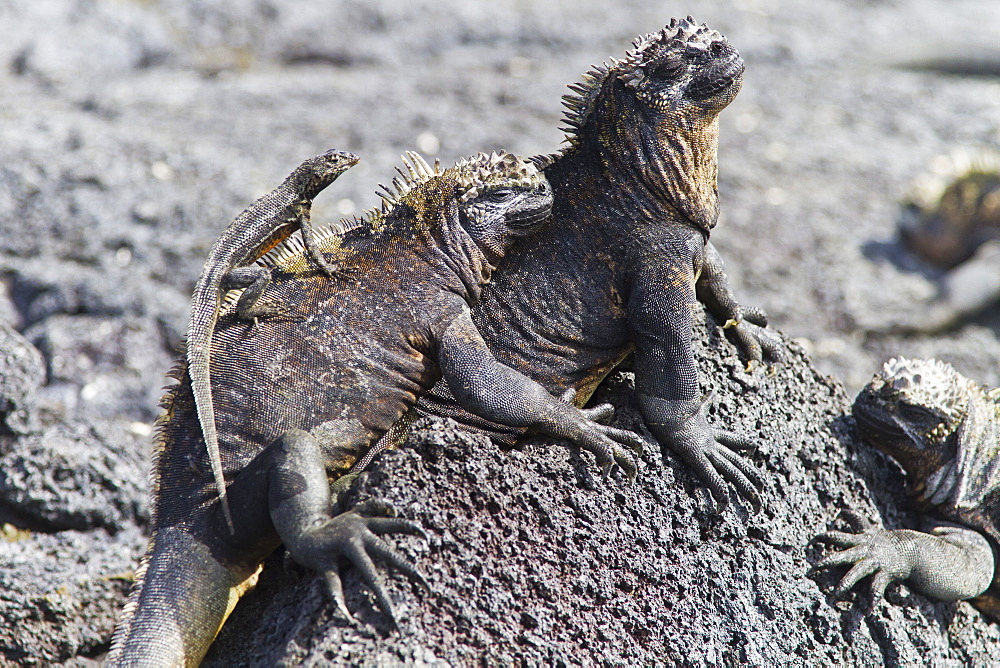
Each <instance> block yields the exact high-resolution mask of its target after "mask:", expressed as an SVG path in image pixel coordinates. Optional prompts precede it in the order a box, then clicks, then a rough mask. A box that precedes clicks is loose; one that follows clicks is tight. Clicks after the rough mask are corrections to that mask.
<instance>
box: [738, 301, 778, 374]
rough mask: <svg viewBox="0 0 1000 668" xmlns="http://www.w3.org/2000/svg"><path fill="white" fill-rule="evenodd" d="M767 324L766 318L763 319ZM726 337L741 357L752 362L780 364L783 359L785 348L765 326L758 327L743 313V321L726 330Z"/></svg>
mask: <svg viewBox="0 0 1000 668" xmlns="http://www.w3.org/2000/svg"><path fill="white" fill-rule="evenodd" d="M763 322H765V323H766V322H767V318H766V317H765V318H763ZM726 335H727V336H728V337H729V338H730V339H731V340H732V341H733V343H734V344H735V345H736V347H737V348H739V349H740V351H741V352H742V353H743V355H744V356H745V357H746V358H747V359H748V360H751V361H753V362H764V361H768V362H771V363H774V364H780V363H781V362H783V361H784V359H785V346H784V344H783V343H782V342H781V339H780V338H778V336H777V335H776V334H775V333H774V332H773V331H772V330H770V329H768V328H767V327H766V325H759V324H757V323H756V322H754V321H752V320H750V318H748V317H747V314H746V313H744V316H743V319H742V320H740V321H739V322H736V323H734V324H733V325H732V326H730V327H727V328H726Z"/></svg>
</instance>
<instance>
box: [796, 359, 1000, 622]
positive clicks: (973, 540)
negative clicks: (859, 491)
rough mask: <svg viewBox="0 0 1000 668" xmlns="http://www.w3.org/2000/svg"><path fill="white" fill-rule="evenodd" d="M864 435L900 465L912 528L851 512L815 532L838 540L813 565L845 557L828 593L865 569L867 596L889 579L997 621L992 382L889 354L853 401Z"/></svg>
mask: <svg viewBox="0 0 1000 668" xmlns="http://www.w3.org/2000/svg"><path fill="white" fill-rule="evenodd" d="M854 417H855V419H856V420H857V423H858V431H859V432H860V434H861V437H862V438H863V439H864V441H865V442H866V443H867V444H868V445H871V446H872V447H875V448H878V449H879V450H881V451H882V452H884V453H885V454H887V455H889V456H890V457H892V458H893V459H895V460H896V461H897V462H898V463H899V464H900V465H901V466H902V467H903V469H904V470H905V471H906V477H907V492H908V495H909V496H910V498H911V499H912V500H913V502H914V504H915V506H916V507H917V508H919V509H920V510H922V511H923V512H924V513H926V515H925V520H924V523H923V526H922V527H921V530H920V531H912V530H909V529H896V530H891V531H890V530H887V529H883V528H881V527H878V526H874V525H872V524H870V523H869V522H867V521H865V520H861V519H858V518H856V517H855V518H852V519H853V520H854V524H855V530H856V533H847V532H843V531H829V532H827V533H825V534H823V535H822V536H819V538H818V539H819V540H824V541H826V542H829V543H833V544H835V545H837V546H839V547H842V548H847V549H844V550H842V551H839V552H834V553H832V554H830V555H829V556H827V557H826V558H824V559H823V560H821V561H820V562H819V563H818V564H816V566H815V568H816V569H821V568H828V567H830V566H835V565H841V564H845V565H850V566H851V569H850V571H848V573H847V574H846V575H845V576H844V577H843V579H842V580H841V581H840V584H839V585H838V586H837V589H836V593H837V594H838V595H840V594H843V593H844V592H846V591H847V590H849V589H850V588H851V587H853V586H854V585H855V584H856V583H857V582H858V581H859V580H861V579H862V578H864V577H867V576H869V575H871V576H872V590H873V592H874V598H873V603H875V602H877V601H878V599H879V598H880V597H881V596H882V594H883V592H885V589H886V587H887V586H888V585H889V584H890V583H892V582H896V581H900V580H906V581H907V582H908V583H909V584H910V585H911V586H912V587H913V588H914V589H916V590H917V591H919V592H921V593H923V594H925V595H927V596H928V597H930V598H932V599H936V600H940V601H959V600H964V599H970V602H971V603H972V604H973V605H974V606H976V607H977V608H979V609H980V610H981V611H982V612H983V613H985V614H986V615H987V616H989V617H990V618H991V619H992V620H994V621H1000V574H998V573H997V571H996V567H995V551H996V550H998V549H1000V389H996V390H987V389H986V388H984V387H982V386H980V385H978V384H977V383H975V382H973V381H971V380H969V379H968V378H966V377H964V376H962V375H961V374H960V373H958V372H957V371H955V369H953V368H952V367H951V366H950V365H948V364H945V363H944V362H940V361H938V360H923V359H914V360H909V359H903V358H899V359H891V360H889V361H888V362H886V363H885V365H884V367H883V369H882V371H881V372H880V373H878V374H876V375H875V377H874V378H873V379H872V381H871V383H869V384H868V386H866V387H865V388H864V389H863V390H862V391H861V393H860V394H859V395H858V398H857V399H856V400H855V402H854Z"/></svg>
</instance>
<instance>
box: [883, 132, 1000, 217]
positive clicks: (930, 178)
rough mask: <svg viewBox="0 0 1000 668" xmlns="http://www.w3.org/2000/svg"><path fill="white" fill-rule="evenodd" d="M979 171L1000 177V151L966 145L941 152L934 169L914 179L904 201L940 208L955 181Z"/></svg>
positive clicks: (922, 207)
mask: <svg viewBox="0 0 1000 668" xmlns="http://www.w3.org/2000/svg"><path fill="white" fill-rule="evenodd" d="M977 174H983V175H991V176H995V177H997V178H1000V152H998V151H997V150H996V149H993V148H989V147H983V146H980V147H963V148H959V149H956V150H955V151H953V152H952V153H950V154H947V155H939V156H938V157H936V158H935V159H934V160H933V161H932V162H931V165H930V169H929V170H928V171H927V172H925V173H923V174H921V175H920V176H918V177H917V178H915V179H914V180H913V184H912V185H911V186H910V191H909V192H908V193H907V194H906V195H905V196H904V197H903V204H904V205H905V204H911V205H914V206H917V207H919V208H920V209H921V210H925V211H932V210H934V209H935V208H937V206H938V204H939V203H940V201H941V197H942V196H943V195H944V193H945V190H947V189H948V186H950V185H951V184H952V183H954V182H955V181H956V180H958V179H962V178H968V177H972V176H975V175H977Z"/></svg>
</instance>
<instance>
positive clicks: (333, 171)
mask: <svg viewBox="0 0 1000 668" xmlns="http://www.w3.org/2000/svg"><path fill="white" fill-rule="evenodd" d="M358 160H359V158H358V156H356V155H355V154H353V153H347V152H345V151H334V150H330V151H327V152H326V153H323V154H322V155H318V156H316V157H314V158H310V159H309V160H306V161H305V162H303V163H302V164H301V165H299V166H298V167H296V168H295V171H293V172H292V173H291V174H289V175H288V177H287V178H286V179H285V180H284V181H283V182H282V184H281V185H280V186H278V187H277V188H275V189H274V190H272V191H271V192H269V193H268V194H266V195H264V196H263V197H261V198H260V199H258V200H257V201H256V202H254V203H253V204H251V205H250V206H249V207H247V209H246V210H245V211H244V212H243V213H241V214H240V215H239V216H237V217H236V220H234V221H233V222H232V223H231V224H230V225H229V227H228V228H226V231H225V232H223V233H222V235H221V236H220V237H219V238H218V240H217V241H216V242H215V245H213V246H212V250H211V251H209V253H208V260H207V261H206V262H205V268H204V269H203V270H202V273H201V276H200V277H199V278H198V283H197V284H196V285H195V288H194V296H193V297H192V298H191V320H190V323H189V324H188V332H187V363H188V372H189V373H190V375H191V387H192V388H193V392H194V399H195V405H196V406H197V408H198V422H200V423H201V428H202V433H203V434H204V436H205V447H206V448H207V449H208V453H209V456H210V461H211V462H212V475H213V476H214V477H215V485H216V488H217V489H218V492H219V498H220V499H221V502H222V511H223V513H224V514H225V516H226V522H227V524H228V525H229V528H230V529H232V528H233V523H232V517H231V515H230V511H229V503H228V500H227V499H226V486H225V481H224V480H223V479H222V462H221V461H220V460H219V443H218V435H217V433H216V429H215V414H214V412H213V409H212V384H211V378H210V367H211V354H212V351H211V344H212V333H213V332H214V330H215V324H216V321H217V319H218V316H219V306H220V304H221V302H222V298H223V296H224V295H225V294H226V293H227V292H228V291H230V290H233V289H238V288H246V290H244V292H243V297H242V298H241V299H240V303H239V313H240V316H241V317H243V318H246V319H251V320H255V319H257V318H260V317H263V316H266V315H272V314H273V313H272V312H271V311H267V310H266V309H261V308H260V306H259V305H257V298H258V297H259V295H260V294H261V293H262V292H263V291H264V288H265V287H266V286H267V282H268V280H269V275H268V271H267V269H266V268H265V267H261V266H252V265H253V263H254V262H255V261H256V260H257V259H259V258H260V257H261V256H263V255H265V254H266V253H267V252H268V251H270V250H271V249H272V248H274V247H275V246H277V245H278V244H279V243H281V242H282V241H283V240H284V239H286V238H288V236H289V235H291V234H292V233H293V232H294V231H295V230H301V234H302V238H303V240H304V241H305V247H306V250H307V251H308V253H309V256H310V258H312V260H313V262H315V263H316V265H317V266H319V267H320V268H321V269H322V270H323V271H324V272H325V273H326V274H327V275H328V276H330V277H331V278H332V277H333V276H334V275H335V274H336V269H335V268H334V267H333V266H331V265H330V263H329V262H327V261H326V259H324V258H323V256H322V255H321V254H320V253H319V252H317V251H316V241H315V232H314V231H313V229H312V225H311V217H310V212H311V208H312V201H313V199H315V198H316V196H317V195H319V193H320V192H322V191H323V190H324V189H325V188H326V187H327V186H329V185H330V184H331V183H333V182H334V181H336V180H337V178H338V177H339V176H340V175H341V174H343V173H344V172H346V171H347V170H348V169H350V168H351V167H353V166H354V165H356V164H357V163H358ZM247 265H251V266H247Z"/></svg>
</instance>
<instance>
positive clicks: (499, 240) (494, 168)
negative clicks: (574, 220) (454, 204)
mask: <svg viewBox="0 0 1000 668" xmlns="http://www.w3.org/2000/svg"><path fill="white" fill-rule="evenodd" d="M452 169H453V170H454V172H455V177H456V178H455V181H456V186H455V187H456V195H457V197H458V202H459V219H460V221H461V224H462V227H464V228H465V230H466V231H467V232H468V233H469V235H470V236H471V237H472V238H473V239H474V240H475V242H476V243H477V244H478V245H479V246H480V247H481V248H483V249H484V250H486V251H487V252H489V253H491V254H493V255H501V254H502V253H503V252H504V251H505V250H506V249H507V248H508V247H509V246H510V244H511V243H512V242H513V240H514V239H517V238H520V237H525V236H528V235H530V234H531V233H533V232H534V231H536V230H537V229H538V228H539V227H540V226H541V225H542V223H543V222H545V220H546V219H547V218H548V217H549V214H550V213H551V212H552V188H551V187H549V183H548V180H547V179H546V178H545V176H544V174H542V172H541V171H540V170H539V169H538V168H537V167H536V166H535V165H534V164H533V163H531V162H529V161H527V160H523V159H521V158H519V157H517V156H514V155H512V154H510V153H506V152H504V151H498V152H493V153H489V154H485V153H480V154H479V155H477V156H476V157H473V158H469V159H465V160H461V161H459V162H458V163H457V164H456V165H455V167H453V168H452Z"/></svg>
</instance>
